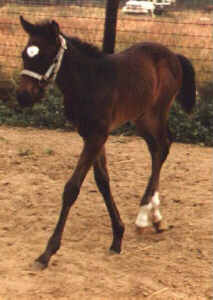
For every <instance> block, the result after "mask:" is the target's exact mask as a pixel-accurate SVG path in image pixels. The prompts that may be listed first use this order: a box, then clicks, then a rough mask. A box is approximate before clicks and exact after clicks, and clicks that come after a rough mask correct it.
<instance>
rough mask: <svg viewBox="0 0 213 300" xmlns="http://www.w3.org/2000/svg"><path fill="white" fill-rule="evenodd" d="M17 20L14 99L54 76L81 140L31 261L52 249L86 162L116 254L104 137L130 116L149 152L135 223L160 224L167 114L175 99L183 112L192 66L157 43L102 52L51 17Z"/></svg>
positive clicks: (36, 93) (119, 226)
mask: <svg viewBox="0 0 213 300" xmlns="http://www.w3.org/2000/svg"><path fill="white" fill-rule="evenodd" d="M20 20H21V25H22V27H23V29H24V30H25V32H26V33H27V34H28V36H29V40H28V43H27V45H26V47H25V49H24V50H23V52H22V58H23V66H24V69H23V71H22V73H21V81H20V86H19V88H18V90H17V99H18V101H19V103H20V105H22V106H30V105H33V104H34V103H35V102H37V101H39V100H40V99H41V98H42V97H43V95H44V91H45V88H46V87H47V86H48V84H49V83H51V82H52V81H54V80H55V81H56V84H57V85H58V87H59V88H60V90H61V91H62V93H63V95H64V109H65V114H66V117H67V118H68V119H69V120H70V121H71V122H72V123H73V124H74V126H75V127H76V129H77V131H78V133H79V134H80V136H81V137H82V138H83V141H84V146H83V150H82V152H81V155H80V158H79V161H78V163H77V166H76V168H75V170H74V172H73V174H72V176H71V178H70V179H69V180H68V181H67V183H66V185H65V187H64V192H63V201H62V209H61V213H60V216H59V220H58V223H57V225H56V228H55V230H54V232H53V234H52V236H51V237H50V239H49V241H48V244H47V247H46V250H45V251H44V253H43V254H42V255H41V256H39V258H38V259H37V262H38V263H39V264H40V265H41V266H42V267H47V265H48V263H49V260H50V258H51V256H52V255H53V254H54V253H56V252H57V250H58V249H59V247H60V243H61V239H62V234H63V231H64V226H65V222H66V220H67V216H68V214H69V211H70V207H71V206H72V205H73V203H74V202H75V200H76V198H77V196H78V194H79V191H80V188H81V185H82V183H83V180H84V178H85V176H86V175H87V172H88V170H89V169H90V168H91V167H92V166H93V170H94V176H95V180H96V183H97V186H98V188H99V190H100V192H101V194H102V195H103V198H104V201H105V204H106V207H107V209H108V212H109V215H110V218H111V223H112V231H113V240H112V245H111V250H113V251H115V252H117V253H120V251H121V242H122V237H123V233H124V224H123V222H122V220H121V218H120V215H119V212H118V209H117V207H116V204H115V202H114V200H113V197H112V194H111V191H110V184H109V175H108V172H107V166H106V154H105V147H104V145H105V142H106V141H107V138H108V136H109V134H110V132H111V131H112V130H113V129H115V128H117V127H118V126H121V125H122V124H124V123H125V122H127V121H132V122H135V124H136V128H137V130H138V133H139V134H140V135H141V137H143V138H144V139H145V141H146V143H147V145H148V149H149V151H150V154H151V159H152V169H151V176H150V178H149V182H148V185H147V187H146V190H145V193H144V195H143V197H142V198H141V202H140V210H139V213H138V216H137V219H136V225H137V227H139V228H145V227H147V226H149V225H150V224H153V225H154V227H155V228H156V230H157V231H160V230H161V224H162V215H161V212H160V208H159V207H160V200H159V191H158V190H159V176H160V170H161V167H162V164H163V162H164V161H165V160H166V157H167V155H168V153H169V148H170V145H171V142H172V141H171V135H170V133H169V130H168V124H167V123H168V113H169V110H170V107H171V105H172V103H173V101H174V99H175V98H176V99H177V100H178V101H179V102H180V104H181V106H182V108H183V109H184V111H185V112H187V113H190V112H191V111H192V109H193V107H194V105H195V72H194V69H193V66H192V64H191V63H190V61H189V60H188V59H187V58H185V57H184V56H182V55H178V54H175V53H173V52H172V51H170V50H169V49H167V48H166V47H164V46H163V45H161V44H157V43H148V42H143V43H138V44H135V45H133V46H132V47H130V48H128V49H126V50H124V51H123V52H120V53H116V54H112V55H106V54H104V53H103V52H101V51H99V50H98V49H97V48H96V47H95V46H93V45H91V44H88V43H84V42H82V41H81V40H79V39H78V38H74V37H67V36H65V35H64V34H63V33H61V32H60V28H59V25H58V24H57V23H56V22H55V21H45V22H43V23H38V24H31V23H30V22H28V21H26V20H25V19H24V18H23V17H21V18H20Z"/></svg>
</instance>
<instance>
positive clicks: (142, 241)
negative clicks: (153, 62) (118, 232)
mask: <svg viewBox="0 0 213 300" xmlns="http://www.w3.org/2000/svg"><path fill="white" fill-rule="evenodd" d="M0 146H1V152H0V186H1V192H0V203H1V208H0V241H1V247H0V300H15V299H18V300H19V299H20V300H31V299H33V300H37V299H45V300H50V299H51V300H52V299H60V300H64V299H81V300H84V299H86V300H87V299H92V300H93V299H95V300H111V299H113V300H114V299H149V300H208V299H213V294H212V247H213V244H212V242H213V239H212V237H213V236H212V233H213V232H212V231H213V218H212V217H213V215H212V213H213V210H212V149H211V148H203V147H199V146H192V145H183V144H173V146H172V149H171V152H170V155H169V157H168V160H167V161H166V163H165V165H164V168H163V170H162V173H161V189H160V197H161V202H162V213H163V215H164V217H165V219H166V220H167V222H168V224H169V225H171V226H172V229H171V230H169V231H167V232H164V233H162V234H156V233H155V232H154V231H153V230H152V229H150V230H149V231H147V232H146V233H144V234H143V235H140V234H138V233H137V232H136V230H135V224H134V223H135V219H136V216H137V213H138V209H139V202H140V197H141V195H142V193H143V191H144V189H145V186H146V183H147V179H148V176H149V173H150V159H149V154H148V151H147V149H146V145H145V143H144V141H143V140H142V139H140V138H138V137H115V136H112V137H110V138H109V140H108V143H107V153H108V165H109V172H110V177H111V186H112V192H113V195H114V198H115V201H116V203H117V206H118V208H119V211H120V214H121V217H122V219H123V221H124V223H125V226H126V232H125V236H124V240H123V251H122V253H121V254H120V255H112V254H110V253H109V251H108V249H109V246H110V244H111V240H112V234H111V225H110V220H109V217H108V214H107V211H106V208H105V205H104V202H103V200H102V198H101V195H100V194H99V192H98V191H97V188H96V186H95V183H94V179H93V173H92V171H90V172H89V174H88V176H87V178H86V180H85V182H84V184H83V186H82V189H81V193H80V195H79V198H78V200H77V202H76V204H75V206H74V207H73V208H72V210H71V213H70V215H69V220H68V222H67V226H66V228H65V232H64V236H63V242H62V247H61V249H60V251H59V252H58V253H57V254H56V255H55V256H53V258H52V260H51V262H50V265H49V267H48V269H45V270H43V271H36V270H34V268H33V261H34V259H35V258H37V257H38V255H40V254H41V252H42V251H43V250H44V247H45V245H46V242H47V239H48V237H49V236H50V234H51V233H52V230H53V228H54V226H55V223H56V221H57V217H58V213H59V210H60V207H61V193H62V191H63V187H64V184H65V182H66V180H67V179H68V178H69V176H70V175H71V173H72V171H73V169H74V167H75V165H76V161H77V159H78V157H79V153H80V150H81V147H82V141H81V139H80V138H79V137H78V136H77V134H76V133H73V132H62V131H48V130H35V129H13V128H7V127H0Z"/></svg>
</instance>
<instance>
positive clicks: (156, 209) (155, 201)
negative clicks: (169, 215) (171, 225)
mask: <svg viewBox="0 0 213 300" xmlns="http://www.w3.org/2000/svg"><path fill="white" fill-rule="evenodd" d="M151 203H152V205H153V221H154V222H160V221H161V220H162V215H161V213H160V199H159V193H158V192H155V193H154V195H153V197H152V199H151Z"/></svg>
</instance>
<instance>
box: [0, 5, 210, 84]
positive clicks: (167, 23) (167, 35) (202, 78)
mask: <svg viewBox="0 0 213 300" xmlns="http://www.w3.org/2000/svg"><path fill="white" fill-rule="evenodd" d="M24 2H25V3H24V5H23V4H22V3H23V1H19V2H18V3H14V1H12V0H11V1H10V2H9V3H8V1H5V2H0V4H1V7H0V72H1V73H2V74H3V75H2V78H1V79H0V80H2V81H5V78H11V77H13V76H14V73H15V72H17V70H19V69H20V68H21V57H20V55H21V50H22V48H23V46H24V45H25V44H26V39H27V37H26V34H25V33H24V32H23V30H22V29H21V26H20V24H19V16H20V15H24V16H25V17H26V18H28V19H29V20H30V21H38V20H41V19H44V18H50V19H52V18H54V19H56V20H57V21H58V22H59V23H60V25H61V27H62V30H63V31H64V33H66V34H68V35H73V36H78V37H79V38H81V39H84V40H87V41H88V42H92V43H94V44H96V45H98V46H99V47H101V46H102V41H103V32H104V18H105V8H104V5H103V4H104V3H105V2H104V1H100V0H99V1H98V0H97V1H93V2H92V1H88V2H87V5H86V4H85V3H86V2H85V1H80V0H78V1H73V0H70V1H69V2H68V1H66V2H63V5H60V1H58V2H57V1H55V2H57V3H58V5H53V4H52V3H53V2H51V5H49V4H48V3H50V1H46V2H43V5H41V3H42V2H41V1H39V2H38V1H37V2H35V4H36V3H37V4H38V3H39V6H38V5H35V4H34V5H33V4H32V2H30V1H24ZM26 3H28V4H26ZM76 3H77V4H78V5H76ZM212 28H213V19H212V15H211V13H210V12H206V11H205V10H203V9H201V10H189V9H188V10H183V9H182V10H181V11H180V10H175V9H173V10H172V11H168V12H167V13H166V14H165V15H163V16H159V17H156V18H152V17H150V16H144V15H138V16H132V15H124V14H123V13H122V11H121V9H120V10H119V13H118V24H117V39H116V51H120V50H122V49H124V48H127V47H129V46H130V45H132V44H134V43H136V42H139V41H142V40H146V41H147V40H149V41H156V42H160V43H162V44H164V45H166V46H168V47H169V48H171V49H172V50H174V51H176V52H179V53H182V54H184V55H185V56H187V57H188V58H189V59H191V60H192V62H193V64H194V66H195V69H196V73H197V80H198V82H199V85H200V86H203V85H206V84H209V83H210V82H211V81H212V78H213V76H212V75H213V43H212Z"/></svg>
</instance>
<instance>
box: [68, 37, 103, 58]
mask: <svg viewBox="0 0 213 300" xmlns="http://www.w3.org/2000/svg"><path fill="white" fill-rule="evenodd" d="M65 37H66V36H65ZM66 38H67V40H68V42H70V45H71V47H72V46H75V47H77V48H78V49H79V50H82V51H83V52H84V54H86V55H87V56H89V57H93V58H102V57H104V56H105V54H104V52H102V51H101V50H100V49H99V48H98V47H96V46H94V45H92V44H90V43H87V42H84V41H81V40H80V39H79V38H77V37H66Z"/></svg>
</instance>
